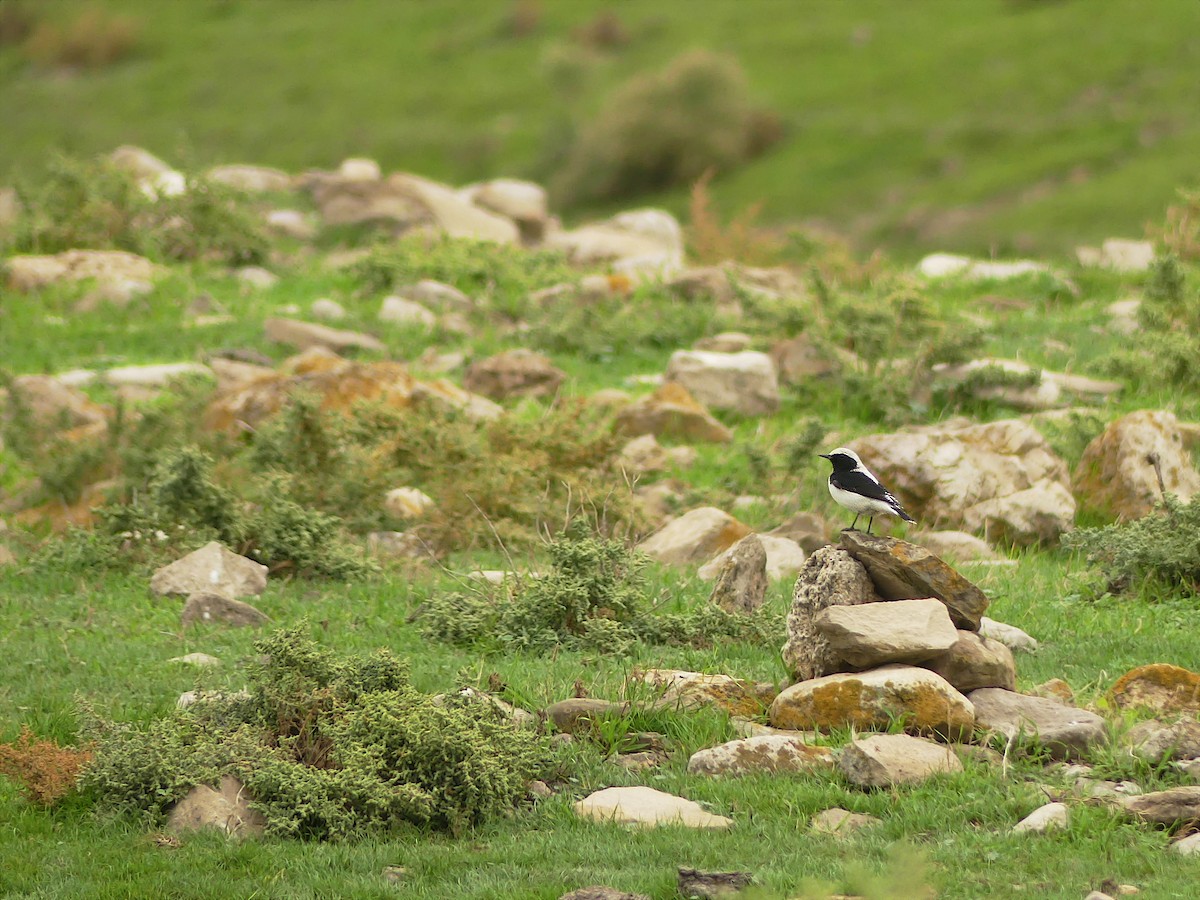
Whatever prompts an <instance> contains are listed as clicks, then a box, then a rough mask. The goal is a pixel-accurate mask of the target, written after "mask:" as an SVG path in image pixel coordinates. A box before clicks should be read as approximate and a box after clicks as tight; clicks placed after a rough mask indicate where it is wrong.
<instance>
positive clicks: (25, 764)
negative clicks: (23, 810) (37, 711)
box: [0, 727, 92, 807]
mask: <svg viewBox="0 0 1200 900" xmlns="http://www.w3.org/2000/svg"><path fill="white" fill-rule="evenodd" d="M91 758H92V754H91V752H90V751H88V750H78V749H75V748H73V747H61V746H59V745H58V744H57V743H55V742H54V741H49V740H39V739H38V738H36V737H34V735H33V732H31V731H30V730H29V728H28V727H22V728H21V734H20V736H19V737H18V738H17V739H16V740H15V741H12V742H11V743H8V744H0V775H4V776H6V777H8V778H11V779H13V780H14V781H16V782H18V783H19V784H20V785H21V786H22V788H23V790H24V793H25V796H26V797H27V798H28V799H29V800H31V801H32V802H34V803H36V804H38V805H39V806H45V807H51V806H54V805H55V804H57V803H58V802H59V801H61V800H62V799H63V798H65V797H66V796H68V795H69V794H71V793H72V792H73V791H74V790H75V783H76V780H77V779H78V777H79V773H80V771H81V770H82V769H83V768H84V766H86V765H87V764H88V762H89V761H90V760H91Z"/></svg>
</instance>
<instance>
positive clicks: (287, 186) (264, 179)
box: [204, 164, 292, 194]
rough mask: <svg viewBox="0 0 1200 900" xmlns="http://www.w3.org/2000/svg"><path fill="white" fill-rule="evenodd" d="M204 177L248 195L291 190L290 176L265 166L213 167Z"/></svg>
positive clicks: (235, 165)
mask: <svg viewBox="0 0 1200 900" xmlns="http://www.w3.org/2000/svg"><path fill="white" fill-rule="evenodd" d="M204 177H205V178H207V179H208V180H209V181H215V182H217V184H223V185H225V186H226V187H231V188H233V189H234V190H237V191H245V192H246V193H249V194H261V193H268V192H281V191H287V190H291V187H292V176H291V175H289V174H288V173H287V172H284V171H281V170H280V169H270V168H267V167H266V166H244V165H237V164H234V165H226V166H214V167H213V168H211V169H209V170H208V171H207V172H205V173H204Z"/></svg>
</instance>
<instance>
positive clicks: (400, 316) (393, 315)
mask: <svg viewBox="0 0 1200 900" xmlns="http://www.w3.org/2000/svg"><path fill="white" fill-rule="evenodd" d="M379 321H381V322H391V323H392V324H393V325H419V326H420V327H422V328H433V327H434V326H435V325H437V316H436V315H434V314H433V313H432V312H430V311H429V310H428V309H426V308H425V307H424V306H422V305H421V304H420V303H417V302H416V301H415V300H408V299H406V298H405V297H396V296H391V297H384V298H383V305H382V306H380V307H379Z"/></svg>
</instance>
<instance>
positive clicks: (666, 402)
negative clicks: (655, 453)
mask: <svg viewBox="0 0 1200 900" xmlns="http://www.w3.org/2000/svg"><path fill="white" fill-rule="evenodd" d="M613 428H614V430H615V431H616V432H617V433H618V434H626V435H629V436H631V437H636V436H637V435H642V434H653V435H655V436H657V437H668V438H677V439H679V440H685V441H710V442H713V443H717V444H728V443H729V442H730V441H731V440H733V432H731V431H730V430H729V429H728V428H726V427H725V426H724V425H722V424H721V423H720V422H718V421H717V420H716V419H714V418H713V417H712V414H711V413H709V411H708V409H707V408H706V407H705V406H704V404H702V403H700V402H698V401H697V400H696V399H695V398H694V397H693V396H692V395H691V394H690V393H689V392H688V390H687V388H685V387H684V386H683V385H681V384H676V383H675V382H673V381H668V382H667V383H666V384H664V385H662V387H660V388H658V390H656V391H655V392H654V393H653V394H651V395H650V396H649V397H643V398H642V399H640V400H637V401H635V402H633V403H631V404H629V405H628V406H626V407H625V408H624V409H622V410H621V411H620V412H619V413H618V414H617V418H616V422H615V423H614V424H613Z"/></svg>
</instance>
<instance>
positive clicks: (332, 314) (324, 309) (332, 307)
mask: <svg viewBox="0 0 1200 900" xmlns="http://www.w3.org/2000/svg"><path fill="white" fill-rule="evenodd" d="M308 309H309V312H311V313H312V315H313V318H315V319H325V320H327V321H332V322H336V321H337V320H339V319H344V318H346V308H345V307H344V306H342V304H340V303H338V302H337V301H336V300H330V299H329V298H328V297H321V298H319V299H317V300H314V301H313V302H312V305H311V306H309V308H308Z"/></svg>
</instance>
